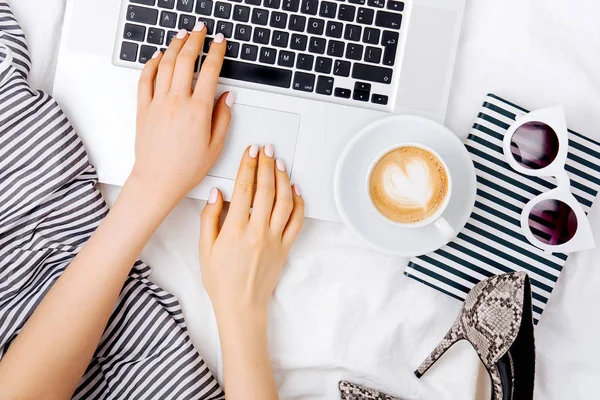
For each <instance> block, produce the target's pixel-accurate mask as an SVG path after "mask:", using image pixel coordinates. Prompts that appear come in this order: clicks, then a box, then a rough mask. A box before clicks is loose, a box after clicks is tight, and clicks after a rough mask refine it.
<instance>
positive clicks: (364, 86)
mask: <svg viewBox="0 0 600 400" xmlns="http://www.w3.org/2000/svg"><path fill="white" fill-rule="evenodd" d="M354 90H363V91H365V92H370V91H371V84H370V83H366V82H356V83H354Z"/></svg>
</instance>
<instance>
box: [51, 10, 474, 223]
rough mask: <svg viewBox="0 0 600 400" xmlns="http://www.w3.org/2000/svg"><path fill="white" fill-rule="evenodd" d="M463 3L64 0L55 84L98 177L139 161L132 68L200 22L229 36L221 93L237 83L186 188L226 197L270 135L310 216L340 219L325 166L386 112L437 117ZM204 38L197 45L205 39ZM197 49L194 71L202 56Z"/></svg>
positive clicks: (120, 173)
mask: <svg viewBox="0 0 600 400" xmlns="http://www.w3.org/2000/svg"><path fill="white" fill-rule="evenodd" d="M464 5H465V0H342V1H340V0H330V1H325V0H235V1H232V0H101V1H99V0H67V8H66V14H65V25H64V30H63V36H62V39H61V46H60V54H59V57H58V66H57V72H56V79H55V85H54V95H55V97H56V98H57V99H58V101H59V102H60V104H61V105H62V106H63V108H64V109H65V110H66V111H67V113H68V115H69V117H70V119H71V122H72V123H73V125H74V126H75V128H76V129H77V130H78V132H79V134H80V135H81V137H82V138H83V141H84V143H85V146H86V148H87V150H88V152H89V155H90V158H91V161H92V162H93V163H94V164H95V165H96V167H97V169H98V173H99V176H100V181H101V182H103V183H109V184H115V185H122V184H123V183H124V182H125V179H126V178H127V176H128V174H129V171H130V170H131V167H132V165H133V162H134V139H135V114H136V85H137V80H138V77H139V70H140V69H141V68H143V65H144V63H145V62H146V61H147V60H148V59H149V58H150V57H151V56H152V54H153V53H154V52H155V51H156V50H157V49H164V48H166V46H168V43H169V42H170V40H171V39H172V38H173V36H174V35H175V34H176V33H177V31H178V30H179V29H182V28H185V29H188V30H191V29H192V28H193V26H194V24H195V23H196V21H197V20H203V21H204V22H205V23H206V25H207V27H208V37H209V38H211V37H213V36H214V35H215V34H216V33H219V32H222V33H223V34H224V35H225V36H226V37H227V40H228V44H227V54H226V60H225V63H224V67H223V71H222V73H221V78H220V85H219V93H221V92H223V91H226V90H232V91H235V92H236V94H237V101H236V105H235V106H234V117H233V122H232V126H231V128H230V133H229V137H228V139H227V143H226V146H225V149H224V152H223V155H222V156H221V158H220V159H219V161H218V162H217V164H216V165H215V166H214V168H213V169H212V171H211V172H210V175H209V176H208V177H207V178H206V179H205V180H204V182H202V184H200V185H199V186H198V187H197V188H195V189H194V190H193V191H192V192H191V193H190V194H189V195H190V196H191V197H195V198H201V199H206V198H207V196H208V193H209V191H210V188H212V187H218V188H220V189H221V190H222V191H223V192H224V194H225V197H226V198H229V196H230V195H231V192H232V189H233V184H234V179H235V175H236V172H237V167H238V163H239V160H240V157H241V155H242V154H243V151H244V149H245V148H246V147H247V146H248V145H249V144H253V143H256V144H267V143H272V144H273V145H274V146H275V151H276V156H277V157H279V158H283V159H284V160H285V161H286V163H287V166H288V169H289V170H290V171H291V174H292V180H293V182H295V183H298V184H299V185H300V186H301V188H302V192H303V196H304V197H305V200H306V204H307V209H306V214H307V216H308V217H312V218H319V219H325V220H332V221H338V220H339V216H338V213H337V210H336V206H335V202H334V196H333V175H334V170H335V166H336V162H337V158H338V155H339V154H340V152H341V151H342V149H343V148H344V145H345V144H346V143H347V142H348V141H349V140H350V138H351V137H352V135H354V134H355V133H356V132H357V131H358V130H359V129H360V128H362V127H363V126H365V125H366V124H368V123H370V122H372V121H374V120H376V119H378V118H381V117H384V116H386V115H388V114H389V113H410V114H418V115H423V116H425V117H429V118H432V119H434V120H437V121H439V122H443V120H444V117H445V113H446V105H447V100H448V95H449V91H450V84H451V80H452V73H453V68H454V62H455V57H456V49H457V45H458V40H459V36H460V30H461V22H462V17H463V12H464ZM209 42H210V39H209V40H207V43H206V45H205V49H204V51H206V50H207V49H208V46H209ZM204 54H205V53H203V54H201V55H200V56H199V58H198V62H197V68H200V66H201V63H202V57H203V55H204Z"/></svg>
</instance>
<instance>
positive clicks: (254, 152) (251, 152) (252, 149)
mask: <svg viewBox="0 0 600 400" xmlns="http://www.w3.org/2000/svg"><path fill="white" fill-rule="evenodd" d="M248 155H249V156H250V157H252V158H256V156H257V155H258V146H257V145H255V144H253V145H252V146H250V150H248Z"/></svg>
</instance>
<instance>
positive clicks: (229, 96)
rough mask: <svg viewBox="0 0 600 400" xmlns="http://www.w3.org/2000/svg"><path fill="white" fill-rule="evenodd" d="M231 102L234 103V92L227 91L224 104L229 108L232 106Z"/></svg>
mask: <svg viewBox="0 0 600 400" xmlns="http://www.w3.org/2000/svg"><path fill="white" fill-rule="evenodd" d="M233 103H235V92H229V93H227V97H226V98H225V104H227V107H229V108H231V107H233Z"/></svg>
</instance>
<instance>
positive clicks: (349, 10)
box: [338, 4, 356, 22]
mask: <svg viewBox="0 0 600 400" xmlns="http://www.w3.org/2000/svg"><path fill="white" fill-rule="evenodd" d="M355 15H356V7H354V6H351V5H348V4H341V5H340V11H339V12H338V19H339V20H341V21H348V22H352V21H354V16H355Z"/></svg>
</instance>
